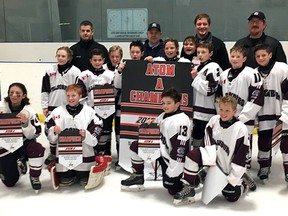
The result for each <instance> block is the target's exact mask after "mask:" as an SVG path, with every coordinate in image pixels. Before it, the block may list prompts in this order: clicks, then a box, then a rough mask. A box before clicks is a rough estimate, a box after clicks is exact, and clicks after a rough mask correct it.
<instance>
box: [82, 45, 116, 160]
mask: <svg viewBox="0 0 288 216" xmlns="http://www.w3.org/2000/svg"><path fill="white" fill-rule="evenodd" d="M104 62H105V59H104V53H103V51H102V50H100V49H94V50H92V52H91V56H90V63H91V65H92V67H93V71H90V70H85V71H82V72H81V74H80V75H79V77H78V79H77V84H79V85H80V86H81V87H82V91H83V95H82V97H83V98H86V103H87V105H88V106H91V107H93V108H94V106H95V104H94V91H93V89H94V88H95V87H96V86H97V85H98V86H104V85H105V84H113V80H114V72H113V71H110V70H108V69H106V70H105V68H103V64H104ZM91 70H92V69H91ZM100 117H101V118H103V116H100ZM112 117H113V114H112ZM111 123H112V122H111V120H110V119H109V117H108V118H106V119H104V118H103V131H102V135H101V137H100V140H99V143H98V145H97V146H96V147H95V151H96V152H97V154H104V155H111V145H110V146H108V145H106V144H107V140H109V135H111V128H112V127H111Z"/></svg>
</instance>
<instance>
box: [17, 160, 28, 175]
mask: <svg viewBox="0 0 288 216" xmlns="http://www.w3.org/2000/svg"><path fill="white" fill-rule="evenodd" d="M17 167H18V170H19V172H20V173H21V174H23V175H25V174H26V173H27V170H28V169H27V161H26V159H25V158H24V157H21V158H19V159H18V160H17Z"/></svg>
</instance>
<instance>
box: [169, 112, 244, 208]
mask: <svg viewBox="0 0 288 216" xmlns="http://www.w3.org/2000/svg"><path fill="white" fill-rule="evenodd" d="M248 150H249V141H248V131H247V127H246V126H245V125H244V124H243V123H242V122H241V121H239V120H237V119H236V118H235V117H234V118H233V119H232V120H231V121H226V122H224V121H222V120H221V119H220V115H215V116H213V117H212V118H211V119H210V121H209V122H208V123H207V126H206V129H205V137H204V140H203V145H202V146H201V147H200V148H199V149H193V150H192V151H190V152H189V153H188V154H187V155H186V158H185V165H184V176H183V178H184V180H183V182H184V188H183V190H182V191H181V192H179V193H177V194H176V195H175V196H174V203H175V204H179V203H181V202H183V201H185V200H186V201H187V199H188V200H189V202H193V201H194V196H195V188H196V187H197V186H198V185H199V184H200V181H201V180H203V179H200V177H201V175H202V174H203V173H201V171H203V169H202V168H203V166H208V167H209V166H218V167H219V168H220V170H222V172H223V173H224V174H225V175H226V176H227V180H228V184H227V186H226V187H225V188H224V189H223V191H222V194H223V196H224V197H225V198H226V199H227V200H228V201H231V202H234V201H237V200H238V199H239V197H240V196H241V185H242V176H243V175H244V173H245V171H246V168H245V165H246V155H247V154H248ZM202 177H203V175H202ZM215 184H217V183H216V181H215ZM185 187H186V188H185ZM187 192H188V193H187Z"/></svg>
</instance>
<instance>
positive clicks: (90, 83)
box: [77, 70, 114, 107]
mask: <svg viewBox="0 0 288 216" xmlns="http://www.w3.org/2000/svg"><path fill="white" fill-rule="evenodd" d="M113 80H114V72H112V71H110V70H104V71H103V73H100V74H99V75H95V74H94V73H93V72H91V71H90V70H85V71H83V72H81V74H80V75H79V77H78V79H77V84H79V85H80V86H81V87H82V89H83V91H84V92H83V95H82V96H83V97H87V98H86V103H87V105H88V106H91V107H94V93H93V89H94V87H95V86H96V85H105V84H106V83H107V84H112V82H113Z"/></svg>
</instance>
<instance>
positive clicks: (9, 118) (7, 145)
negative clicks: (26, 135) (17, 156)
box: [0, 113, 23, 153]
mask: <svg viewBox="0 0 288 216" xmlns="http://www.w3.org/2000/svg"><path fill="white" fill-rule="evenodd" d="M22 145H23V131H22V126H21V121H20V119H19V118H17V117H16V113H1V114H0V146H1V147H2V148H4V149H6V150H7V151H9V152H11V153H12V152H14V151H16V150H17V149H19V148H20V147H21V146H22Z"/></svg>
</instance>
